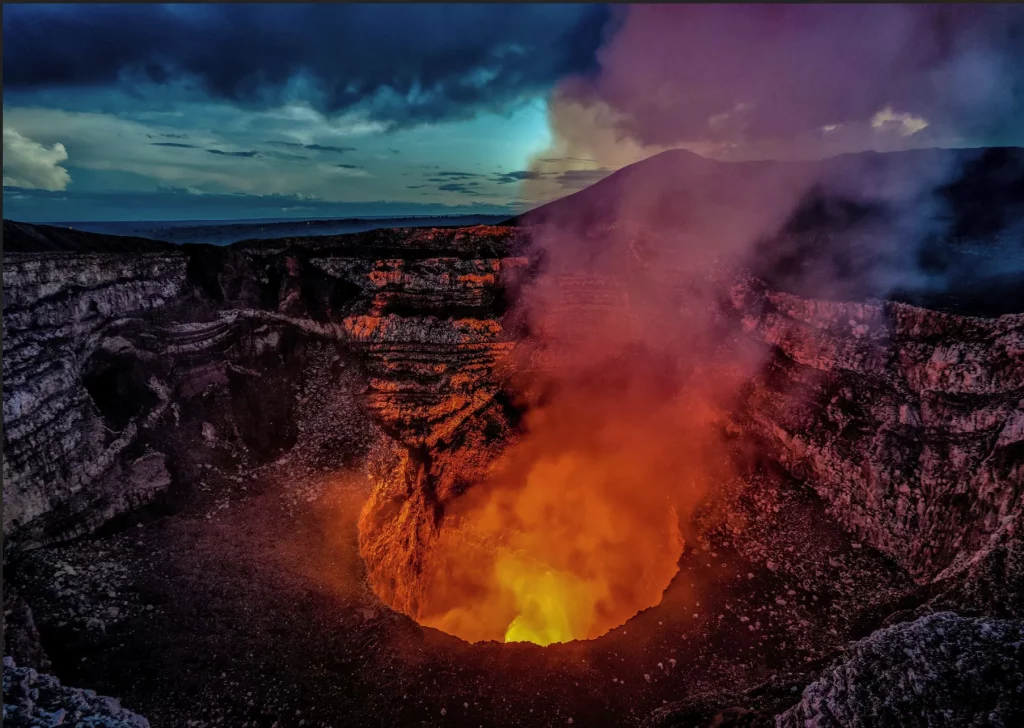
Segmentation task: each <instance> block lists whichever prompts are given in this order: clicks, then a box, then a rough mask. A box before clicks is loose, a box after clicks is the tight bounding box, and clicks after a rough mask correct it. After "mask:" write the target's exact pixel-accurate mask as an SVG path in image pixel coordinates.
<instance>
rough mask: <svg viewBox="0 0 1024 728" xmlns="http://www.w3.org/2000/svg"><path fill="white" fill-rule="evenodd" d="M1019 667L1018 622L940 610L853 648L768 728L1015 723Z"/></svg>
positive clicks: (1023, 628)
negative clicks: (968, 616) (772, 726)
mask: <svg viewBox="0 0 1024 728" xmlns="http://www.w3.org/2000/svg"><path fill="white" fill-rule="evenodd" d="M1022 666H1024V624H1022V623H1021V622H1020V621H1000V620H986V619H967V618H964V617H960V616H958V615H956V614H952V613H949V612H940V613H937V614H933V615H930V616H927V617H922V618H921V619H919V620H917V621H915V622H911V623H908V624H900V625H896V626H893V627H889V628H887V629H883V630H879V631H878V632H876V633H875V634H873V635H871V636H870V637H868V638H866V639H864V640H861V641H860V642H858V643H856V644H855V645H854V646H853V647H852V648H850V650H849V652H848V654H847V655H845V656H844V657H842V658H840V659H839V660H837V664H835V665H834V666H833V667H831V668H829V669H828V670H826V671H825V672H824V673H823V674H822V675H821V676H820V677H819V678H818V679H817V680H816V681H815V682H813V683H811V684H810V685H808V686H807V687H806V688H804V691H803V694H802V695H801V697H800V701H799V702H798V703H797V704H796V705H794V706H793V707H792V708H790V709H789V710H787V711H785V712H784V713H781V714H779V715H777V716H776V717H775V726H776V728H797V726H820V727H821V728H832V727H833V726H834V727H836V728H838V726H850V727H851V728H860V727H861V726H863V727H864V728H868V727H869V726H882V725H893V726H895V725H929V726H931V725H956V726H961V725H962V726H976V725H977V726H980V725H990V726H1011V725H1019V724H1020V722H1021V721H1022V720H1024V668H1022Z"/></svg>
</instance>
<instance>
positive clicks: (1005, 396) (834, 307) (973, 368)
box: [732, 280, 1024, 579]
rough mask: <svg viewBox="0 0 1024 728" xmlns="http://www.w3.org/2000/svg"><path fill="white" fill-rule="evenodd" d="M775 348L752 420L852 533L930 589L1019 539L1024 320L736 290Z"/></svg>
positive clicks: (749, 327)
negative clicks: (994, 543)
mask: <svg viewBox="0 0 1024 728" xmlns="http://www.w3.org/2000/svg"><path fill="white" fill-rule="evenodd" d="M732 301H733V305H734V306H735V308H736V311H737V312H738V314H739V315H740V317H741V320H742V324H743V327H744V329H745V330H746V331H748V332H749V333H750V334H751V335H753V336H755V337H757V339H759V340H760V341H762V342H764V344H765V345H767V346H768V347H770V354H769V360H768V365H767V366H766V368H765V370H764V372H763V374H762V376H760V377H759V378H758V379H757V380H756V381H755V382H753V383H752V385H751V386H750V388H749V391H748V394H747V397H746V401H745V404H744V406H743V408H742V411H741V413H740V414H739V420H740V421H741V422H742V425H741V426H742V427H744V428H745V429H746V430H747V431H748V432H750V433H751V434H754V435H755V436H756V437H757V438H758V439H759V440H760V441H761V442H762V443H763V444H764V447H765V448H766V450H767V452H769V453H770V454H771V456H772V457H773V458H774V459H776V460H777V461H778V462H780V463H781V464H782V465H783V466H785V467H786V468H787V469H788V470H789V471H790V472H791V473H793V474H794V475H795V476H796V477H798V478H799V479H801V480H804V481H805V482H807V483H808V484H810V485H811V486H812V487H813V488H815V490H817V492H818V494H819V495H820V496H821V497H822V498H823V499H824V500H825V501H826V502H827V503H828V504H829V505H830V506H831V509H832V511H833V512H834V513H835V515H836V516H837V517H838V518H839V519H840V521H841V522H842V523H844V524H845V525H846V527H847V528H848V529H849V530H850V531H852V532H854V533H856V534H857V535H859V536H860V537H861V538H863V539H864V540H865V541H866V542H867V543H869V544H871V545H873V546H875V547H877V548H879V549H880V550H882V551H884V552H885V553H888V554H889V555H891V556H892V557H893V558H894V559H896V560H897V561H898V562H899V563H900V564H901V565H902V566H904V567H905V568H906V569H908V570H909V571H910V572H911V573H913V574H915V575H916V576H918V577H920V578H922V579H929V578H932V577H935V576H936V575H938V574H939V573H940V572H941V571H942V570H943V569H945V568H947V567H949V566H950V565H951V564H952V563H953V562H954V561H955V560H958V559H966V558H970V557H971V556H972V555H973V554H974V553H975V552H977V551H978V550H979V549H981V548H983V547H984V546H985V545H986V544H987V542H988V541H989V539H990V538H991V537H992V536H993V534H995V533H996V532H997V531H999V530H1000V529H1011V530H1012V529H1013V526H1012V525H1011V524H1012V523H1016V522H1017V520H1018V518H1019V514H1020V511H1021V505H1022V497H1024V398H1022V394H1024V315H1020V314H1013V315H1004V316H1001V317H998V318H995V319H982V318H971V317H961V316H954V315H950V314H943V313H939V312H936V311H929V310H926V309H920V308H915V307H913V306H908V305H906V304H901V303H892V302H886V303H878V304H854V303H838V302H829V301H815V300H809V299H804V298H800V297H797V296H793V295H789V294H785V293H780V292H777V291H770V290H767V289H765V287H764V286H763V285H761V284H759V283H758V282H756V281H749V280H748V281H743V282H740V283H738V284H737V285H736V286H735V287H734V289H733V297H732Z"/></svg>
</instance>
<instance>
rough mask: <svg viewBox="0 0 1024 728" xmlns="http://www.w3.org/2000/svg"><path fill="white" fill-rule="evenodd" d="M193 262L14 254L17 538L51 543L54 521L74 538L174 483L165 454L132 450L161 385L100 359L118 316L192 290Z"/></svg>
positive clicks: (171, 257) (9, 478) (9, 331)
mask: <svg viewBox="0 0 1024 728" xmlns="http://www.w3.org/2000/svg"><path fill="white" fill-rule="evenodd" d="M9 234H10V232H9V231H5V239H6V238H7V237H8V236H9ZM185 266H186V258H185V256H184V255H182V254H180V253H177V254H163V253H143V254H77V253H56V254H52V255H46V254H10V253H8V254H7V259H6V261H5V265H4V310H3V318H4V333H5V335H6V342H5V347H4V357H3V375H4V383H5V387H4V505H5V508H4V532H5V534H6V535H7V536H8V537H17V534H19V533H26V534H28V533H31V534H32V536H31V538H33V539H37V540H45V539H46V537H47V534H49V533H51V532H53V530H54V529H59V530H62V531H63V532H64V533H65V534H66V535H76V531H77V532H82V531H84V530H88V529H89V528H92V527H95V526H96V525H98V524H100V523H102V522H103V521H105V520H107V519H108V518H110V517H111V516H113V515H116V514H117V513H119V512H123V511H125V510H127V509H129V508H131V507H133V506H136V505H139V504H140V503H144V502H146V501H147V500H149V499H150V498H151V497H152V495H153V493H154V492H157V491H159V490H161V489H163V488H165V487H166V486H167V484H168V482H169V480H168V476H167V473H166V469H165V468H164V465H163V461H162V458H161V456H159V455H156V454H149V453H145V452H140V451H133V449H132V447H131V446H132V445H133V443H134V442H135V440H136V438H137V435H138V430H139V428H140V427H143V426H144V422H143V421H142V420H141V419H140V417H139V415H140V414H142V409H143V408H145V407H146V404H149V403H153V404H155V403H157V402H160V401H161V392H160V391H159V389H158V387H159V385H152V384H151V383H150V382H147V381H146V379H145V378H142V377H141V375H140V373H139V372H138V371H135V370H133V369H131V368H130V367H126V368H125V369H124V370H122V371H121V372H120V373H118V372H116V371H114V370H111V369H110V368H100V367H97V366H92V365H90V362H91V361H92V360H93V359H94V357H95V355H96V354H97V352H99V351H101V350H103V349H104V348H105V347H106V345H107V342H108V341H109V339H110V335H109V333H108V332H110V331H111V327H112V326H114V327H116V326H117V325H118V323H117V322H119V321H120V320H122V319H123V318H124V317H126V316H132V315H139V314H142V313H144V312H146V311H151V310H154V309H158V308H160V307H162V306H165V305H167V304H169V303H171V302H173V301H175V300H177V299H178V298H179V297H180V296H181V295H182V292H183V287H184V283H185ZM165 404H166V402H165ZM104 407H106V409H107V412H106V413H104V412H103V410H102V409H101V408H104ZM147 414H148V413H147ZM105 415H106V416H105ZM57 521H60V522H62V523H63V525H61V526H58V525H57ZM73 524H75V525H73Z"/></svg>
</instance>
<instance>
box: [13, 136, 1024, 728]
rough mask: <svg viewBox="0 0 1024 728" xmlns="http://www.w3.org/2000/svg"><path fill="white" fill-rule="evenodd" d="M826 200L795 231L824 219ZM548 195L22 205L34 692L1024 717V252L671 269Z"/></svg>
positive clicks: (19, 598) (386, 717)
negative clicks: (899, 261)
mask: <svg viewBox="0 0 1024 728" xmlns="http://www.w3.org/2000/svg"><path fill="white" fill-rule="evenodd" d="M994 154H995V159H996V161H995V162H992V161H991V160H990V163H991V164H996V163H997V162H998V163H999V164H1003V163H1004V162H1005V160H1003V162H1000V161H999V160H1000V159H1003V158H1002V157H1000V156H999V155H1000V154H1002V155H1004V156H1005V154H1007V153H1006V152H996V153H994ZM1013 158H1014V159H1018V161H1019V155H1017V156H1014V157H1013ZM658 163H659V164H662V163H664V159H663V160H661V161H660V162H658ZM1021 169H1024V166H1022V167H1021ZM635 173H636V172H635V171H633V172H628V173H627V176H628V174H635ZM1022 179H1024V177H1022ZM620 180H621V177H620ZM606 182H607V184H605V186H604V187H603V188H600V189H605V190H607V189H610V188H611V186H613V185H615V184H617V182H616V180H615V179H614V176H613V177H612V178H609V180H607V181H606ZM602 184H604V183H602ZM599 187H600V186H595V189H597V188H599ZM591 195H594V193H593V192H591ZM595 199H598V198H596V197H595ZM577 204H579V201H578V200H577ZM815 204H817V203H815ZM604 207H605V206H604V205H603V204H601V203H600V200H598V204H596V205H594V206H593V208H592V210H591V212H592V213H593V212H594V211H595V210H602V209H603V208H604ZM826 207H827V208H828V209H827V211H826V212H827V215H833V216H834V215H836V214H840V213H841V214H840V216H841V217H842V216H844V215H847V213H848V210H845V209H844V210H841V211H840V213H837V212H836V208H835V207H828V206H826ZM808 209H809V210H810V212H807V211H806V210H805V212H804V217H802V218H800V219H799V220H798V221H797V222H792V223H791V227H790V228H789V229H788V230H783V231H782V233H780V234H781V235H782V236H789V237H790V238H792V239H797V238H799V239H800V240H799V242H800V245H790V246H788V247H787V248H786V249H787V250H788V251H791V252H792V251H794V250H798V251H799V252H800V255H802V256H804V259H805V260H817V259H815V258H814V256H815V255H817V254H818V253H819V252H820V250H819V249H818V248H815V247H814V246H813V245H811V246H810V248H808V245H810V244H809V243H807V238H806V231H807V230H808V229H811V230H812V232H813V231H814V230H815V229H819V228H820V226H819V228H815V225H818V223H814V224H811V225H809V224H808V222H807V215H811V217H814V215H820V214H822V213H821V210H820V209H819V208H818V207H814V206H813V205H812V206H811V207H810V208H808ZM547 214H549V215H550V214H551V211H550V210H549V211H548V213H547ZM591 217H593V215H591ZM844 220H846V218H845V217H844ZM515 222H516V223H517V224H510V225H502V226H494V227H488V226H477V227H467V228H436V229H416V230H380V231H371V232H365V233H358V234H353V235H345V236H329V237H311V238H293V239H277V240H261V241H251V242H243V243H237V244H234V245H231V246H227V247H214V246H204V245H181V246H178V245H171V244H164V243H159V242H155V241H149V240H141V239H125V238H116V237H112V236H103V235H94V234H89V233H80V232H75V231H70V230H64V229H58V228H52V227H46V226H32V225H27V224H21V223H13V222H10V221H6V220H5V221H4V252H5V255H6V261H5V266H4V287H5V300H4V310H3V317H4V328H5V333H6V337H7V345H6V347H5V350H4V358H3V366H4V382H5V388H4V425H5V427H4V452H5V461H4V501H5V508H4V532H5V547H4V571H5V580H6V582H7V585H8V589H7V590H6V591H5V594H4V613H5V636H6V643H5V644H6V645H7V648H6V649H5V655H9V656H11V657H12V658H13V662H12V664H11V666H10V669H9V670H8V669H5V676H4V693H5V702H6V703H10V702H11V701H12V700H13V701H15V702H17V701H22V703H24V701H26V700H30V699H31V700H33V701H35V703H36V704H38V705H40V706H43V707H46V706H50V707H55V706H63V705H73V706H77V707H75V708H73V709H75V710H78V711H80V712H81V713H82V714H83V715H84V714H95V715H102V716H105V718H106V719H107V720H110V721H121V722H120V723H111V724H114V725H121V724H124V725H142V724H144V723H139V722H133V721H142V720H143V719H142V718H140V717H139V716H140V715H141V716H145V717H146V719H148V721H150V722H151V723H152V724H153V725H158V726H164V725H167V726H171V725H175V726H176V725H215V724H222V725H248V726H286V725H317V726H321V725H323V726H327V725H333V726H342V725H345V726H363V725H366V726H378V725H466V726H484V725H487V726H514V725H568V724H571V725H646V726H656V725H657V726H669V725H680V726H683V725H687V726H690V725H692V726H704V725H717V726H724V725H779V726H789V725H794V726H795V725H804V724H805V722H804V721H807V720H812V721H818V722H817V723H814V724H816V725H847V724H851V725H852V724H868V725H870V724H879V725H880V724H889V725H899V724H901V720H910V719H913V720H917V719H918V718H919V717H920V715H921V714H922V711H925V712H928V711H931V712H930V713H928V714H929V715H932V714H933V715H935V716H939V715H940V714H941V715H946V716H948V715H950V713H948V711H959V713H957V716H958V717H962V718H963V719H964V720H969V719H971V716H976V715H987V716H996V717H998V721H996V722H993V723H991V724H993V725H1011V724H1012V723H1013V721H1014V720H1016V719H1019V718H1021V717H1022V716H1024V713H1022V712H1021V711H1022V707H1021V698H1020V695H1021V690H1022V689H1024V675H1022V670H1021V665H1022V664H1024V654H1022V653H1021V649H1022V648H1021V644H1022V640H1021V637H1022V635H1024V626H1022V622H1021V619H1022V607H1024V600H1022V595H1024V588H1022V573H1024V572H1022V570H1021V556H1020V553H1021V552H1020V545H1019V544H1020V536H1019V525H1018V524H1019V518H1020V512H1021V504H1022V483H1024V415H1022V402H1024V399H1022V398H1024V314H1021V313H1019V311H1020V310H1021V307H1019V303H1020V301H1019V300H1018V299H1019V290H1018V289H1017V288H1016V287H1015V286H1013V285H1012V284H1008V283H1007V282H1006V281H1005V280H1002V281H1001V282H999V281H997V282H995V283H992V284H991V285H988V286H985V285H981V284H979V283H978V282H977V281H974V282H972V283H971V285H970V286H969V287H968V286H967V284H966V283H965V282H964V281H963V280H962V279H961V280H958V281H955V282H952V283H950V284H949V286H947V288H945V289H943V290H941V291H938V292H936V291H935V290H933V289H929V290H928V291H926V292H925V293H921V294H920V295H918V296H917V297H916V298H915V297H914V295H912V294H913V292H907V291H903V292H898V293H897V294H896V295H892V296H890V297H889V298H888V299H885V300H883V299H881V298H874V297H873V296H872V295H870V294H871V292H868V295H859V296H858V295H854V293H853V292H852V289H850V288H847V289H844V290H843V291H842V295H840V296H831V297H828V296H824V295H818V296H816V295H813V294H814V293H815V291H810V290H808V289H807V288H806V287H804V288H801V286H800V285H799V284H800V283H801V282H802V281H805V279H800V280H798V281H795V280H794V278H793V276H792V271H793V267H792V265H791V263H792V260H791V259H786V260H783V261H780V260H777V259H773V260H771V261H769V263H765V264H763V265H761V266H760V267H759V266H758V265H757V264H754V263H751V261H750V260H747V261H744V262H745V263H750V264H749V265H744V266H737V265H735V262H736V261H735V260H727V261H725V262H724V263H723V262H722V261H712V262H711V263H709V264H708V265H704V266H700V267H698V266H693V267H692V268H691V267H689V265H690V263H689V258H684V259H683V260H681V261H680V260H678V259H676V258H672V260H671V262H673V263H677V264H679V267H676V268H673V267H671V266H667V265H666V263H667V262H668V260H667V259H666V258H663V257H659V253H658V252H657V251H658V249H659V246H664V245H666V244H667V243H666V235H667V233H665V232H664V230H663V229H662V228H659V227H658V226H654V227H646V228H645V227H642V226H641V227H638V228H637V227H629V228H624V227H622V225H620V224H619V223H618V222H613V221H602V220H599V219H590V220H588V230H591V231H595V230H596V231H597V232H596V233H595V234H596V235H597V237H593V238H588V240H592V241H599V242H600V244H605V243H607V242H608V241H613V242H614V243H615V244H616V246H617V249H618V250H620V251H624V252H621V257H620V255H619V254H616V255H615V256H612V258H611V259H610V261H606V262H605V264H602V265H598V266H595V267H588V268H586V269H582V268H574V264H575V262H577V260H578V259H577V258H570V259H569V260H568V263H569V264H566V260H565V259H562V260H559V259H558V258H557V255H555V256H552V255H551V254H550V253H551V251H550V249H549V250H547V251H545V250H543V248H542V247H540V246H538V245H537V241H538V240H539V239H542V238H543V237H544V236H549V235H550V234H551V233H550V228H549V227H548V226H549V220H547V219H545V218H544V217H543V215H537V216H534V217H532V218H530V217H528V218H527V219H523V220H518V221H515ZM819 222H820V221H819ZM798 223H799V224H798ZM843 224H846V223H845V222H844V223H843ZM608 231H611V232H608ZM968 232H970V233H971V235H972V236H973V237H971V238H970V239H971V241H972V242H974V243H977V242H978V241H979V240H982V242H984V241H985V240H987V239H988V238H986V237H985V236H986V235H990V233H988V232H984V231H982V232H978V231H968ZM801 235H805V237H804V238H800V236H801ZM594 244H595V245H596V244H598V243H594ZM815 244H816V243H815ZM669 247H671V246H669ZM808 251H809V252H808ZM833 253H834V251H828V254H829V255H832V254H833ZM844 270H845V269H844ZM846 272H848V271H846ZM659 276H660V277H661V278H658V277H659ZM853 278H856V276H855V275H853V274H850V275H849V276H847V277H846V278H844V280H851V279H853ZM656 279H657V280H662V279H663V280H665V281H669V282H670V284H664V285H663V284H650V283H646V284H645V285H641V286H637V285H636V281H641V282H649V281H652V280H656ZM958 286H959V287H958ZM1000 286H1002V288H1000ZM968 289H969V290H968ZM965 291H967V292H966V293H965ZM970 291H973V292H974V293H973V295H968V294H969V293H970ZM993 291H1010V293H1009V294H1007V295H1003V296H999V297H996V298H997V300H996V299H994V298H993ZM1013 291H1016V295H1017V296H1018V299H1015V298H1014V297H1013V295H1014V294H1013V293H1012V292H1013ZM818 293H820V291H819V292H818ZM861 293H862V294H863V292H861ZM994 300H995V303H993V301H994ZM524 302H529V303H530V305H531V306H532V308H529V307H524ZM698 304H699V305H698ZM680 353H682V354H683V355H682V356H680ZM14 663H16V664H17V665H18V667H17V668H14V667H13V664H14ZM921 665H929V666H930V667H929V668H928V669H927V670H924V671H923V673H922V669H921ZM28 668H34V670H35V671H38V672H35V671H29V670H28ZM49 673H52V674H53V675H55V676H57V677H58V678H59V679H60V681H61V683H63V685H56V686H55V685H54V682H55V681H54V680H53V678H51V677H49V676H48V674H49ZM922 674H923V675H925V676H924V677H921V675H922ZM915 675H917V677H914V676H915ZM914 680H918V681H919V682H920V685H919V687H920V689H916V690H908V689H905V685H906V684H907V681H914ZM40 681H42V683H41V682H40ZM46 681H49V682H46ZM39 684H43V688H42V689H41V690H40V692H39V693H38V694H37V696H36V697H35V698H29V697H27V696H28V695H29V694H30V692H31V689H32V688H33V686H38V685H39ZM65 686H74V687H65ZM901 686H902V687H901ZM83 691H98V693H100V694H103V695H113V696H117V698H118V699H119V700H120V701H121V703H122V704H123V705H124V706H126V708H121V707H120V705H118V704H117V703H116V701H113V702H111V701H108V702H106V703H103V704H102V705H99V704H97V703H96V696H95V693H89V692H83ZM69 696H70V697H69ZM47 701H50V702H49V703H47ZM879 705H882V706H883V708H882V709H881V710H882V713H881V715H882V716H883V717H882V718H881V719H880V718H879V715H880V714H879V713H878V711H879V710H880V709H879V708H878V706H879ZM872 711H874V712H872ZM943 711H947V712H946V713H943ZM844 716H845V717H844ZM850 716H853V717H852V718H851V717H850ZM908 716H909V717H908ZM879 720H881V721H882V722H879ZM936 720H939V718H936ZM857 721H861V722H860V723H858V722H857ZM872 721H874V722H872ZM1000 721H1001V722H1000ZM940 722H941V721H940ZM951 724H957V723H956V720H953V721H952V723H951Z"/></svg>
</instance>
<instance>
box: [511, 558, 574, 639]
mask: <svg viewBox="0 0 1024 728" xmlns="http://www.w3.org/2000/svg"><path fill="white" fill-rule="evenodd" d="M496 574H497V578H498V582H499V583H500V584H501V585H502V586H503V587H504V588H506V589H508V590H510V591H511V592H512V593H513V594H514V595H515V603H516V608H517V609H518V610H519V614H517V615H516V618H515V619H513V620H512V623H511V624H510V625H509V626H508V629H507V630H505V641H506V642H533V643H535V644H538V645H550V644H551V643H553V642H569V641H571V640H574V639H578V638H580V637H583V636H585V631H584V628H585V626H586V625H587V624H589V623H591V622H592V621H593V613H594V600H593V599H592V598H591V596H590V589H589V588H588V587H587V585H586V583H585V582H583V581H581V580H579V579H577V578H576V577H574V576H573V575H572V574H566V573H563V572H558V571H554V570H553V569H551V568H549V567H547V566H546V565H544V564H538V563H536V562H531V561H526V560H523V559H520V558H518V557H516V556H507V555H502V556H499V557H498V560H497V564H496Z"/></svg>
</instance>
